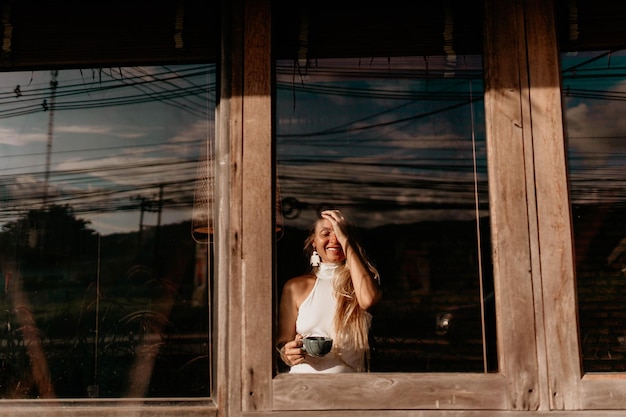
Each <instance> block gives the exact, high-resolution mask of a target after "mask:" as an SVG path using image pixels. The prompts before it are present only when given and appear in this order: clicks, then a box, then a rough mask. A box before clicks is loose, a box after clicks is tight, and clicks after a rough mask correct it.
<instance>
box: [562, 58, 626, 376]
mask: <svg viewBox="0 0 626 417" xmlns="http://www.w3.org/2000/svg"><path fill="white" fill-rule="evenodd" d="M561 61H562V79H563V81H562V82H563V96H564V100H563V103H564V104H563V106H564V114H565V119H566V123H565V126H566V135H567V149H568V158H569V160H568V168H569V177H570V179H569V180H570V194H571V205H572V216H573V227H574V243H575V249H576V276H577V286H578V308H579V320H580V323H579V325H580V340H581V348H582V355H583V358H582V363H583V370H584V371H586V372H594V371H602V372H618V371H626V355H624V352H626V331H625V330H624V325H623V324H624V318H625V317H626V310H625V309H624V306H625V305H626V295H625V294H626V293H625V292H624V290H623V289H624V284H625V283H626V275H625V274H626V257H625V254H626V252H625V249H626V240H625V237H626V218H624V207H625V205H624V202H625V201H626V199H625V197H626V194H625V190H626V187H625V184H626V170H625V167H626V126H625V125H624V123H623V115H624V112H625V111H626V104H625V101H624V99H625V98H626V95H625V93H624V85H626V51H624V50H620V51H608V50H600V51H581V52H569V53H564V54H562V56H561Z"/></svg>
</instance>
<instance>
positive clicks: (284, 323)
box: [276, 210, 381, 373]
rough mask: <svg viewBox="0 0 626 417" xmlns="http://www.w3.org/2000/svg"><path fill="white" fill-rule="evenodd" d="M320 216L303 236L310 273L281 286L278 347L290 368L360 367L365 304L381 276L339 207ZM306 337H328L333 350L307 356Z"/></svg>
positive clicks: (372, 300)
mask: <svg viewBox="0 0 626 417" xmlns="http://www.w3.org/2000/svg"><path fill="white" fill-rule="evenodd" d="M320 216H321V217H320V218H319V219H318V220H317V221H316V222H315V223H314V224H313V226H312V227H311V230H310V231H309V236H308V237H307V239H306V240H305V252H306V253H307V254H310V256H311V266H312V270H311V272H310V273H308V274H305V275H302V276H299V277H295V278H292V279H290V280H289V281H287V282H286V283H285V286H284V287H283V292H282V296H281V301H280V309H279V321H278V337H277V342H278V343H277V345H276V348H277V349H278V351H279V352H280V357H281V359H282V360H283V361H284V362H285V363H286V364H287V365H288V366H290V367H291V369H290V372H291V373H313V372H324V373H340V372H360V371H364V370H365V362H366V359H368V357H369V355H368V354H369V343H368V333H369V328H370V323H371V315H370V313H369V312H368V309H369V308H370V307H372V306H373V305H374V304H376V302H377V301H378V300H379V298H380V296H381V291H380V288H379V285H380V282H379V280H380V278H379V275H378V271H377V270H376V268H375V267H374V266H373V265H372V264H371V263H370V262H369V261H368V259H367V257H366V255H365V252H364V251H363V249H362V247H361V246H360V245H359V243H358V242H356V241H355V232H356V229H355V228H354V226H352V225H350V224H348V223H347V222H346V220H345V218H344V217H343V215H342V214H341V212H339V210H325V211H322V212H321V213H320ZM306 336H325V337H330V338H332V339H333V348H332V351H331V352H330V353H329V354H327V355H325V356H322V357H312V356H310V355H307V353H306V352H305V351H304V349H303V348H302V346H303V343H302V339H303V337H306Z"/></svg>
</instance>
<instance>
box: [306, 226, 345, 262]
mask: <svg viewBox="0 0 626 417" xmlns="http://www.w3.org/2000/svg"><path fill="white" fill-rule="evenodd" d="M313 248H314V249H315V250H316V251H317V252H318V253H319V254H320V257H321V258H322V262H328V263H337V262H341V261H343V260H344V259H346V255H345V253H343V248H342V247H341V245H340V244H339V241H337V237H336V236H335V231H334V230H333V226H332V224H331V223H330V221H329V220H327V219H321V220H319V221H318V222H317V225H316V226H315V236H314V239H313Z"/></svg>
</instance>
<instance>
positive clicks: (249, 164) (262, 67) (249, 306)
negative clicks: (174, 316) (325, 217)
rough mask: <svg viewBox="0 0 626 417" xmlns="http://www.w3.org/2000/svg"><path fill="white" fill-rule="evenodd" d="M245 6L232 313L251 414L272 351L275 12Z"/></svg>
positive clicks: (267, 376) (261, 404)
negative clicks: (235, 312)
mask: <svg viewBox="0 0 626 417" xmlns="http://www.w3.org/2000/svg"><path fill="white" fill-rule="evenodd" d="M244 4H245V10H244V20H243V23H244V24H243V33H244V35H243V38H244V63H243V68H244V71H243V75H244V78H243V80H244V81H243V87H244V88H243V116H244V119H243V149H242V151H243V155H242V161H243V165H242V179H243V183H242V213H243V218H242V223H243V227H242V236H241V240H242V253H241V255H242V256H241V263H242V271H241V272H242V276H241V280H242V299H241V300H240V303H238V304H233V305H232V306H231V309H233V308H239V309H240V311H241V312H242V314H243V321H242V322H241V329H242V333H243V338H242V340H241V342H242V344H241V348H240V351H241V352H242V354H243V359H242V369H241V376H242V393H241V396H242V402H243V410H244V411H253V410H268V409H269V408H270V405H271V391H269V389H268V388H269V387H270V381H271V378H272V357H273V352H274V351H273V348H272V347H273V343H272V340H273V332H272V325H273V319H272V318H273V313H272V312H273V308H272V300H273V297H272V294H273V290H272V283H273V279H272V274H273V260H274V257H273V255H272V253H273V251H272V248H273V245H274V232H273V227H272V224H273V223H272V216H273V211H274V206H275V205H274V199H273V198H272V192H271V190H272V172H273V170H272V103H271V97H272V94H271V93H272V92H271V13H270V4H269V1H267V0H266V1H258V0H248V1H244ZM235 203H236V202H235ZM237 261H238V260H237ZM231 278H235V279H236V277H231ZM238 350H239V349H235V351H238ZM232 375H234V374H231V377H232Z"/></svg>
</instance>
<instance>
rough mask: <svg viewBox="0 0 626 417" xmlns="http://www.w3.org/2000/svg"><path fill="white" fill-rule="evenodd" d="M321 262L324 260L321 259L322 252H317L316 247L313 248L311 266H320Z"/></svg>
mask: <svg viewBox="0 0 626 417" xmlns="http://www.w3.org/2000/svg"><path fill="white" fill-rule="evenodd" d="M320 262H322V260H321V259H320V254H319V253H317V251H316V250H315V249H313V253H312V254H311V266H320Z"/></svg>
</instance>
